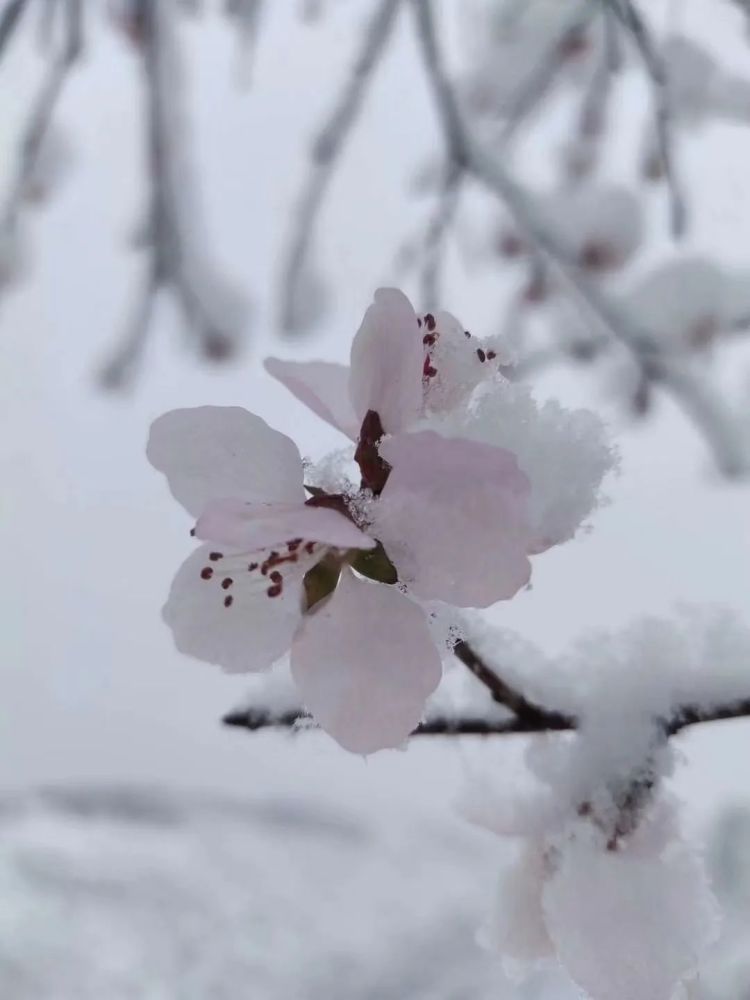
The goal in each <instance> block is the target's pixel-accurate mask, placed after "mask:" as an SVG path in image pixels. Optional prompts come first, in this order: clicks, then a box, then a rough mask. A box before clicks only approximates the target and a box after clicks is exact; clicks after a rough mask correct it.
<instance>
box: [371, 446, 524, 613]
mask: <svg viewBox="0 0 750 1000" xmlns="http://www.w3.org/2000/svg"><path fill="white" fill-rule="evenodd" d="M380 453H381V455H382V456H383V458H384V459H385V460H386V461H387V462H389V463H390V464H391V466H392V467H393V470H392V472H391V474H390V477H389V479H388V482H387V484H386V486H385V489H384V490H383V494H382V496H381V497H380V500H379V502H378V504H377V506H376V508H375V511H374V524H373V527H372V533H373V534H374V535H375V536H376V537H377V538H379V539H380V540H381V541H382V542H383V544H384V546H385V548H386V551H387V552H388V555H389V556H390V558H391V561H392V562H393V563H394V565H395V566H396V569H397V570H398V572H399V578H400V579H401V580H403V581H404V582H405V583H408V584H409V586H410V587H411V589H412V590H413V591H414V593H415V594H417V595H418V596H420V597H422V598H425V599H437V600H441V601H446V602H447V603H449V604H455V605H457V606H459V607H479V608H484V607H488V606H489V605H491V604H494V603H495V602H496V601H499V600H503V599H507V598H510V597H513V595H514V594H516V593H517V592H518V591H519V590H520V589H521V588H522V587H524V586H526V584H527V583H528V581H529V576H530V574H531V566H530V563H529V560H528V558H527V555H526V550H527V546H528V539H529V531H528V527H527V521H526V517H527V507H528V498H529V482H528V480H527V478H526V476H525V475H524V474H523V473H522V472H521V470H520V469H519V468H518V463H517V462H516V458H515V455H513V453H512V452H510V451H507V450H506V449H505V448H495V447H493V446H492V445H487V444H483V443H480V442H477V441H468V440H464V439H458V438H444V437H441V436H440V435H439V434H436V433H435V432H434V431H420V432H418V433H415V434H400V435H397V436H396V437H393V438H390V439H387V440H385V441H384V442H383V444H382V446H381V449H380Z"/></svg>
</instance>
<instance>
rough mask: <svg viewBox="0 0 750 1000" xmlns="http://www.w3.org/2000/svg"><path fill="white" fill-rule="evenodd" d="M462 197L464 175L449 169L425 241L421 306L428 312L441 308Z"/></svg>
mask: <svg viewBox="0 0 750 1000" xmlns="http://www.w3.org/2000/svg"><path fill="white" fill-rule="evenodd" d="M460 193H461V172H460V171H458V170H455V169H454V168H453V167H452V166H449V167H448V169H447V170H446V173H445V176H444V178H443V183H442V186H441V189H440V192H439V194H438V198H437V202H436V205H435V211H434V213H433V215H432V217H431V218H430V221H429V224H428V226H427V230H426V232H425V237H424V257H423V260H422V274H421V281H420V284H421V303H422V307H423V309H424V310H426V311H429V310H436V309H437V308H438V306H439V305H440V301H441V293H440V273H441V268H442V263H443V257H444V254H445V244H446V239H447V237H448V233H449V231H450V228H451V224H452V222H453V219H454V218H455V215H456V209H457V208H458V200H459V195H460Z"/></svg>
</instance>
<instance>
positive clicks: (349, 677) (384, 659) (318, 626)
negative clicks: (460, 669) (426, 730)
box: [291, 571, 441, 754]
mask: <svg viewBox="0 0 750 1000" xmlns="http://www.w3.org/2000/svg"><path fill="white" fill-rule="evenodd" d="M291 663H292V674H293V676H294V680H295V682H296V683H297V685H298V687H299V689H300V692H301V695H302V699H303V701H304V703H305V705H306V706H307V708H308V709H309V710H310V711H311V712H312V714H313V716H314V717H315V719H316V720H317V721H318V723H319V724H320V725H321V726H322V727H323V729H325V730H326V732H327V733H329V734H330V735H331V736H332V737H333V738H334V739H335V740H336V741H337V742H338V743H340V744H341V746H342V747H344V748H345V749H347V750H351V751H353V752H354V753H362V754H368V753H373V752H374V751H375V750H382V749H384V748H386V747H397V746H399V745H400V744H402V743H403V742H404V740H405V739H406V738H407V736H408V735H409V733H411V732H412V730H413V729H414V728H415V727H416V726H417V724H418V723H419V721H420V719H421V717H422V712H423V710H424V704H425V701H426V699H427V698H428V696H429V695H430V694H431V693H432V692H433V691H434V690H435V688H436V687H437V685H438V683H439V681H440V673H441V664H440V657H439V655H438V652H437V649H436V648H435V646H434V644H433V642H432V639H431V638H430V633H429V629H428V627H427V623H426V621H425V617H424V614H423V612H422V611H421V610H420V609H419V608H418V607H417V606H416V605H415V604H412V602H411V601H409V600H408V598H406V597H404V596H403V594H401V593H400V592H399V591H398V590H397V589H395V588H394V587H388V586H385V585H383V584H377V583H369V582H367V581H364V580H360V579H358V578H356V577H355V576H354V574H353V573H351V572H349V571H346V572H344V573H343V574H342V576H341V582H340V583H339V586H338V588H337V590H336V591H335V593H334V594H333V596H332V597H331V599H330V600H329V601H328V602H327V603H326V604H324V605H322V606H321V607H320V609H319V610H318V611H316V612H315V613H314V614H312V615H310V616H308V617H307V618H305V620H304V623H303V626H302V629H301V630H300V633H299V635H298V637H297V639H296V641H295V643H294V647H293V649H292V658H291Z"/></svg>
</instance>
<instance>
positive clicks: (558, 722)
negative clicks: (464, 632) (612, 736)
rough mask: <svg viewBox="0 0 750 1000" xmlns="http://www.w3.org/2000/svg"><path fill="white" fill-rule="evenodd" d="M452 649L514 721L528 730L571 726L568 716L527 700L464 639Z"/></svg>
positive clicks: (572, 724) (573, 722)
mask: <svg viewBox="0 0 750 1000" xmlns="http://www.w3.org/2000/svg"><path fill="white" fill-rule="evenodd" d="M453 652H454V654H455V655H456V656H457V657H458V659H459V660H460V661H461V663H463V665H464V666H465V667H466V668H467V669H468V670H469V671H470V673H472V674H473V675H474V677H476V679H477V680H478V681H479V682H480V683H481V684H484V686H485V687H486V688H487V690H488V691H489V692H490V694H491V695H492V700H493V701H494V702H496V703H497V704H498V705H503V706H504V707H505V708H507V709H509V710H510V711H511V712H512V713H513V714H514V715H515V717H516V721H517V722H518V723H520V724H523V725H525V726H527V727H528V731H529V732H533V731H535V730H537V729H539V728H541V729H545V730H548V729H550V730H556V729H574V728H575V725H576V721H575V719H574V718H573V717H572V716H570V715H565V714H564V713H562V712H556V711H549V710H548V709H546V708H543V707H542V706H541V705H537V704H535V703H534V702H532V701H529V699H528V698H526V697H525V696H524V695H523V694H521V692H520V691H517V690H516V689H515V688H514V687H512V686H511V685H510V684H508V683H507V681H504V680H503V679H502V678H501V677H500V675H499V674H498V673H496V671H494V670H493V669H492V668H491V667H489V666H488V665H487V664H486V663H485V661H484V660H483V659H482V657H481V656H480V655H479V654H478V653H477V651H476V650H475V649H474V648H473V647H472V646H471V645H470V644H469V643H468V642H466V641H465V640H464V639H459V641H458V642H456V643H455V645H454V646H453Z"/></svg>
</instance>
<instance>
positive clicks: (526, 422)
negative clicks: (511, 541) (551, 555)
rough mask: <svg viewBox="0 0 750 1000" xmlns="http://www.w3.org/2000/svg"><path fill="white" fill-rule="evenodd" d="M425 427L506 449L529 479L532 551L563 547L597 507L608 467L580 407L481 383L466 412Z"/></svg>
mask: <svg viewBox="0 0 750 1000" xmlns="http://www.w3.org/2000/svg"><path fill="white" fill-rule="evenodd" d="M430 426H432V427H433V428H434V429H435V430H438V431H442V433H445V434H451V433H455V434H460V435H462V436H465V437H468V438H471V439H473V440H476V441H483V442H485V443H487V444H492V445H496V446H498V447H502V448H507V449H508V450H509V451H512V452H513V453H514V454H515V455H516V457H517V459H518V464H519V466H520V467H521V469H522V470H523V471H524V472H525V473H526V475H527V476H528V477H529V479H530V481H531V497H530V520H531V529H532V534H533V536H534V540H535V541H534V551H535V552H542V551H544V550H545V549H546V548H549V547H550V546H551V545H556V544H559V543H561V542H565V541H567V540H568V539H570V538H572V537H573V535H575V533H576V531H577V530H578V528H579V527H580V525H581V523H582V522H583V521H584V520H585V519H586V518H587V517H588V516H589V515H590V514H591V513H592V511H593V510H594V509H595V508H596V507H597V506H598V505H599V504H600V503H601V500H602V495H601V492H600V484H601V481H602V478H603V477H604V475H605V474H606V473H607V472H608V471H610V470H611V469H612V468H613V466H614V465H615V461H616V460H615V455H614V452H613V450H612V448H611V446H610V445H609V444H608V442H607V440H606V437H605V431H604V427H603V425H602V423H601V421H600V420H599V418H598V417H596V416H595V415H594V414H593V413H592V412H590V411H588V410H566V409H565V408H563V407H562V406H561V405H560V404H559V403H557V402H556V401H552V400H550V401H547V402H545V403H543V404H541V405H540V404H539V403H537V402H536V400H535V399H534V397H533V395H532V393H531V390H530V389H529V388H528V386H525V385H522V384H520V383H510V382H505V381H502V382H499V381H494V382H492V383H491V384H487V385H485V386H482V387H481V388H480V390H479V392H478V394H477V398H476V399H475V400H474V406H473V407H472V409H471V410H470V411H465V412H462V413H455V414H451V415H450V416H448V417H445V418H442V419H441V418H436V417H434V418H431V419H430Z"/></svg>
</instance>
